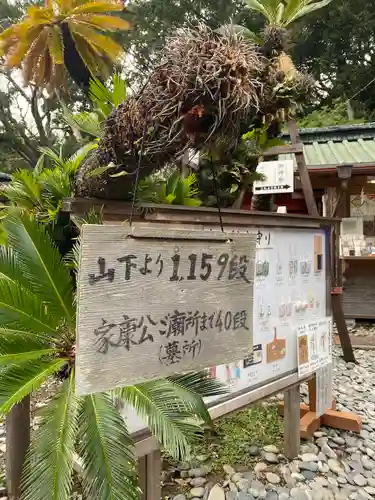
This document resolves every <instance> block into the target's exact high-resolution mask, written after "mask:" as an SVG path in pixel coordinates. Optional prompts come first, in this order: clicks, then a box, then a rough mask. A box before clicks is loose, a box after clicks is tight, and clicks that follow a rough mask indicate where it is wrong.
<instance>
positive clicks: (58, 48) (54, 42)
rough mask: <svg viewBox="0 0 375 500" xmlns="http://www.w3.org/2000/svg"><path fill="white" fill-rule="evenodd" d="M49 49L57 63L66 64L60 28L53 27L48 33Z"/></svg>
mask: <svg viewBox="0 0 375 500" xmlns="http://www.w3.org/2000/svg"><path fill="white" fill-rule="evenodd" d="M48 50H49V53H50V56H51V58H52V60H53V62H54V63H55V64H64V42H63V37H62V33H61V30H60V28H59V27H58V26H57V25H54V26H52V27H51V29H50V30H49V33H48Z"/></svg>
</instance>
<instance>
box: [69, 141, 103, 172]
mask: <svg viewBox="0 0 375 500" xmlns="http://www.w3.org/2000/svg"><path fill="white" fill-rule="evenodd" d="M97 147H98V143H96V142H90V143H88V144H85V145H84V146H82V147H81V148H79V149H78V150H77V151H76V152H75V153H73V154H72V156H70V157H69V158H67V160H65V165H64V171H67V172H68V173H69V174H75V173H76V171H77V170H78V168H79V166H80V164H81V163H82V162H83V160H84V159H85V158H86V156H87V155H88V154H89V153H90V151H92V150H94V149H96V148H97Z"/></svg>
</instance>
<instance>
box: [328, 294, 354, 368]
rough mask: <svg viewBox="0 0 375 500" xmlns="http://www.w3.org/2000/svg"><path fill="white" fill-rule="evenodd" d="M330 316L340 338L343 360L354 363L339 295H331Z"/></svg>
mask: <svg viewBox="0 0 375 500" xmlns="http://www.w3.org/2000/svg"><path fill="white" fill-rule="evenodd" d="M332 314H333V319H334V320H335V323H336V327H337V333H338V334H339V337H340V343H341V347H342V353H343V356H344V360H345V361H347V362H348V361H350V362H352V363H355V362H356V361H355V356H354V352H353V347H352V343H351V341H350V336H349V331H348V326H347V324H346V321H345V316H344V310H343V306H342V296H341V295H332Z"/></svg>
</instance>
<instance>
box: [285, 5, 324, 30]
mask: <svg viewBox="0 0 375 500" xmlns="http://www.w3.org/2000/svg"><path fill="white" fill-rule="evenodd" d="M331 2H332V0H319V1H316V0H307V1H306V0H305V2H303V4H302V5H301V1H300V0H299V7H297V8H296V7H294V8H293V3H294V2H290V1H289V2H288V3H287V6H286V7H285V12H284V18H285V21H286V22H285V25H286V26H287V25H289V24H291V23H293V22H294V21H297V19H300V18H301V17H304V16H307V15H308V14H311V13H312V12H315V11H316V10H318V9H322V8H323V7H326V6H327V5H329V4H330V3H331ZM289 4H291V6H290V7H289ZM288 7H289V8H288Z"/></svg>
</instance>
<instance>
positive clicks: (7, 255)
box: [0, 245, 30, 290]
mask: <svg viewBox="0 0 375 500" xmlns="http://www.w3.org/2000/svg"><path fill="white" fill-rule="evenodd" d="M0 279H8V280H10V281H13V282H14V283H19V284H20V285H22V286H23V287H25V288H27V289H29V290H30V283H29V280H28V279H27V277H26V276H25V273H24V272H23V268H22V264H21V263H20V262H19V260H18V259H17V253H16V252H14V251H13V248H11V247H9V246H5V245H1V246H0Z"/></svg>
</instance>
